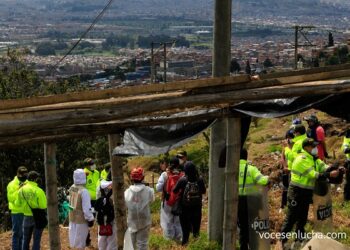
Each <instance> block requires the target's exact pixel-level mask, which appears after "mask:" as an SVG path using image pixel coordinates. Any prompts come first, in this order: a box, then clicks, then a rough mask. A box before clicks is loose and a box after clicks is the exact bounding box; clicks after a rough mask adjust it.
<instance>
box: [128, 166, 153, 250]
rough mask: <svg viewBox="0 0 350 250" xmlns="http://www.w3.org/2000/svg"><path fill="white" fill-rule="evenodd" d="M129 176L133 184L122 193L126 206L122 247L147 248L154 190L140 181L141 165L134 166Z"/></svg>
mask: <svg viewBox="0 0 350 250" xmlns="http://www.w3.org/2000/svg"><path fill="white" fill-rule="evenodd" d="M130 177H131V178H130V179H131V181H132V182H133V185H131V186H130V187H129V188H128V189H127V190H126V191H125V193H124V197H125V204H126V207H127V208H128V217H127V224H128V229H127V231H126V233H125V240H124V242H125V243H124V249H125V250H133V249H137V250H147V249H148V239H149V233H150V229H151V224H152V220H151V210H150V204H151V203H152V202H153V201H154V190H153V189H152V188H150V187H147V186H146V185H145V184H143V183H142V181H143V179H144V170H143V169H142V168H141V167H138V168H134V169H133V170H132V171H131V174H130ZM128 239H129V240H128ZM130 241H131V242H130Z"/></svg>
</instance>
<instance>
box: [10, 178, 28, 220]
mask: <svg viewBox="0 0 350 250" xmlns="http://www.w3.org/2000/svg"><path fill="white" fill-rule="evenodd" d="M25 183H27V181H26V182H24V183H23V184H22V185H24V184H25ZM20 186H21V182H20V180H19V179H18V178H17V176H15V178H13V180H12V181H11V182H10V183H9V184H8V185H7V200H8V202H9V209H10V211H11V214H23V206H21V205H16V204H15V201H16V200H17V199H18V191H19V189H20Z"/></svg>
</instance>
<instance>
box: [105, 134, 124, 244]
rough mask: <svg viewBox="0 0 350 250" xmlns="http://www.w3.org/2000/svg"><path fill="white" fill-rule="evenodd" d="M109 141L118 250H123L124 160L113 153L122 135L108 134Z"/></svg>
mask: <svg viewBox="0 0 350 250" xmlns="http://www.w3.org/2000/svg"><path fill="white" fill-rule="evenodd" d="M108 141H109V157H110V160H111V170H112V181H113V200H114V214H115V220H116V223H117V242H118V250H123V245H124V234H125V231H126V209H125V200H124V173H123V162H122V158H121V157H119V156H113V155H112V152H113V149H114V148H115V147H116V146H118V145H120V143H121V136H120V135H119V134H110V135H108Z"/></svg>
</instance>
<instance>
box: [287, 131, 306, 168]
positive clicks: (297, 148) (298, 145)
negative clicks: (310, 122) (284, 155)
mask: <svg viewBox="0 0 350 250" xmlns="http://www.w3.org/2000/svg"><path fill="white" fill-rule="evenodd" d="M306 138H307V136H306V134H303V135H299V136H296V137H294V139H293V142H294V144H293V147H292V154H291V155H290V161H291V162H292V164H293V161H294V159H295V158H296V157H297V155H298V154H300V153H301V151H302V150H303V141H304V140H305V139H306Z"/></svg>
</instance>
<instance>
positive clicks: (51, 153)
mask: <svg viewBox="0 0 350 250" xmlns="http://www.w3.org/2000/svg"><path fill="white" fill-rule="evenodd" d="M44 154H45V155H44V165H45V180H46V197H47V213H48V221H49V223H48V224H49V242H50V249H51V250H59V249H61V241H60V227H59V219H58V200H57V173H56V171H57V170H56V144H51V143H45V144H44Z"/></svg>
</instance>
